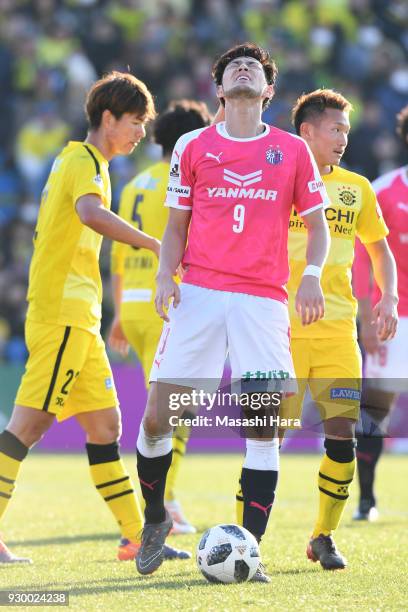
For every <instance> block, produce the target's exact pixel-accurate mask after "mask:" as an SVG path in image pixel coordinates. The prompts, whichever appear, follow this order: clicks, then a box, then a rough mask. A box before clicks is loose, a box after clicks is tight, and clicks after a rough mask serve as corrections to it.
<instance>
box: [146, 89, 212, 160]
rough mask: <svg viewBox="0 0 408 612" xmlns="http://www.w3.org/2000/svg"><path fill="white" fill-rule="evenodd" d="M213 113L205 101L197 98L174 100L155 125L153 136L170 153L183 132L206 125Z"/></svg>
mask: <svg viewBox="0 0 408 612" xmlns="http://www.w3.org/2000/svg"><path fill="white" fill-rule="evenodd" d="M211 119H212V117H211V114H210V111H209V110H208V108H207V105H206V103H205V102H199V101H197V100H172V101H171V102H170V103H169V105H168V107H167V109H166V110H165V111H164V112H163V113H162V114H161V115H160V116H159V117H158V118H157V119H156V121H155V122H154V125H153V138H154V140H155V142H157V144H159V145H161V146H162V147H163V154H164V155H168V154H169V153H171V152H172V151H173V149H174V145H175V144H176V142H177V140H178V139H179V138H180V136H182V135H183V134H186V133H187V132H191V131H192V130H198V129H199V128H203V127H206V126H208V125H210V123H211Z"/></svg>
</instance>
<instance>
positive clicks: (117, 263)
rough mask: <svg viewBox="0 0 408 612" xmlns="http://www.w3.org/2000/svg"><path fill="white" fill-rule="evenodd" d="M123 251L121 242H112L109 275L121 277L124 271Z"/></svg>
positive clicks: (124, 245)
mask: <svg viewBox="0 0 408 612" xmlns="http://www.w3.org/2000/svg"><path fill="white" fill-rule="evenodd" d="M125 249H126V244H124V243H123V242H116V241H114V242H112V249H111V274H119V275H120V276H122V275H123V272H124V270H125Z"/></svg>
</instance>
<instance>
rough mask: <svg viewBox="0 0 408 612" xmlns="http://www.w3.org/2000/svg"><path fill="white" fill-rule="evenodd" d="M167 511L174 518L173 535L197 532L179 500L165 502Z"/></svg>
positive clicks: (171, 532)
mask: <svg viewBox="0 0 408 612" xmlns="http://www.w3.org/2000/svg"><path fill="white" fill-rule="evenodd" d="M164 505H165V507H166V510H167V512H168V513H169V514H170V516H171V518H172V519H173V527H172V529H171V531H170V534H172V535H186V534H188V533H196V531H197V530H196V528H195V527H194V526H193V525H191V524H190V523H189V522H188V520H187V519H186V518H185V516H184V514H183V511H182V509H181V505H180V503H179V502H178V501H177V500H175V499H174V500H172V501H166V502H164Z"/></svg>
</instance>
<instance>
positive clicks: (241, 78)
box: [237, 74, 249, 81]
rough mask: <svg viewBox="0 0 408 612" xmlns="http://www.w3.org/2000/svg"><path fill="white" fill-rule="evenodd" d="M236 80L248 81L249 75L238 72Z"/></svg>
mask: <svg viewBox="0 0 408 612" xmlns="http://www.w3.org/2000/svg"><path fill="white" fill-rule="evenodd" d="M237 81H249V77H247V76H246V75H245V74H240V75H239V77H238V78H237Z"/></svg>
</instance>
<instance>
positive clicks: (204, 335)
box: [150, 283, 294, 391]
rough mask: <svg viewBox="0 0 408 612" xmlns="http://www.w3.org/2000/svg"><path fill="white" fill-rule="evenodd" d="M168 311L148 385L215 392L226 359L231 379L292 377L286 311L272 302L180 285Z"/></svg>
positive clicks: (280, 305) (284, 307)
mask: <svg viewBox="0 0 408 612" xmlns="http://www.w3.org/2000/svg"><path fill="white" fill-rule="evenodd" d="M180 291H181V302H180V304H179V305H178V306H177V308H173V306H170V308H169V318H170V322H169V323H165V324H164V326H163V331H162V334H161V337H160V341H159V344H158V346H157V351H156V354H155V358H154V361H153V367H152V370H151V373H150V381H151V382H154V381H163V382H169V383H171V384H177V385H180V386H187V387H193V388H194V387H197V384H196V383H197V381H199V384H201V385H202V386H203V387H205V388H207V389H214V388H216V387H217V386H218V384H219V382H220V380H221V377H222V373H223V369H224V363H225V360H226V358H227V356H229V360H230V365H231V371H232V379H233V380H236V381H238V383H239V381H241V380H242V379H244V380H251V381H252V380H260V379H271V378H272V381H271V384H270V385H269V386H268V388H267V389H266V390H267V391H269V390H274V389H275V387H273V388H272V383H273V384H274V381H275V379H282V378H285V379H286V378H289V377H292V378H293V376H294V370H293V364H292V358H291V355H290V346H289V336H290V333H289V316H288V311H287V307H286V306H285V305H284V304H283V303H282V302H279V301H277V300H273V299H271V298H265V297H258V296H254V295H247V294H243V293H234V292H230V291H219V290H216V289H207V288H203V287H198V286H196V285H190V284H187V283H182V284H181V285H180Z"/></svg>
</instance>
